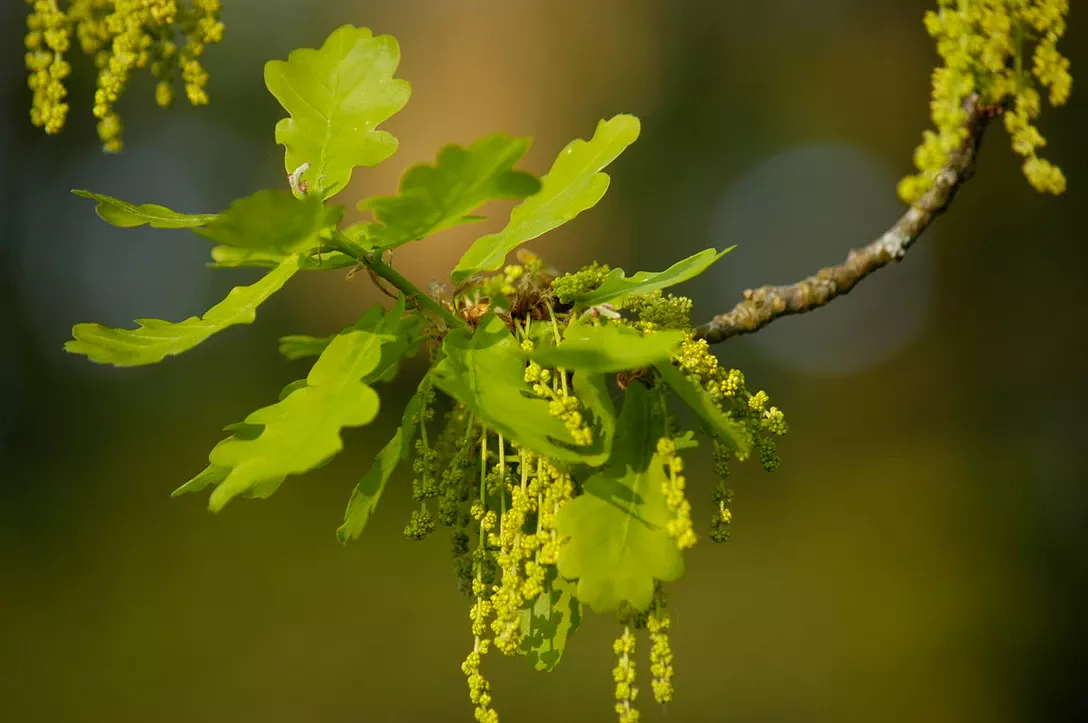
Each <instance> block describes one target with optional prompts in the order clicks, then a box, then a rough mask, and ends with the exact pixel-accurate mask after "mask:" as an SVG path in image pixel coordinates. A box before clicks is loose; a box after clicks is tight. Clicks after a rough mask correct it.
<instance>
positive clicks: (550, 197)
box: [451, 115, 639, 283]
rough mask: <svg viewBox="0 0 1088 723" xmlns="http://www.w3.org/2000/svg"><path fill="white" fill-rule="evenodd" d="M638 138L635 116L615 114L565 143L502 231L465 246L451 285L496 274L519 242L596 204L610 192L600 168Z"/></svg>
mask: <svg viewBox="0 0 1088 723" xmlns="http://www.w3.org/2000/svg"><path fill="white" fill-rule="evenodd" d="M638 134H639V121H638V118H635V117H634V116H632V115H617V116H614V117H612V118H611V119H609V120H606V121H605V120H602V121H601V122H600V123H598V124H597V130H596V132H595V133H594V134H593V138H591V139H590V140H589V141H584V140H581V139H578V140H575V141H573V142H571V143H570V144H568V145H567V147H566V148H564V149H563V150H562V151H560V152H559V157H558V158H556V160H555V163H554V164H552V168H551V170H550V171H548V174H547V175H546V176H544V177H543V178H542V179H541V188H540V192H539V193H537V194H535V195H533V196H530V197H529V198H527V199H526V200H525V201H523V202H522V203H521V204H519V205H518V206H517V207H516V208H514V211H513V213H511V214H510V222H509V223H508V224H507V225H506V228H504V229H503V230H502V231H500V232H499V233H496V234H491V235H489V236H484V237H483V238H479V239H476V241H475V242H474V243H473V244H472V246H471V247H469V249H468V251H466V252H465V254H464V256H462V257H461V260H460V261H459V262H458V263H457V267H456V268H455V269H454V270H453V273H452V274H451V278H452V279H453V281H454V283H460V282H461V281H464V280H465V279H466V278H468V277H470V276H472V275H473V274H477V273H480V272H483V271H497V270H498V269H500V268H502V265H503V262H504V261H505V260H506V255H507V254H509V253H510V252H511V251H513V250H514V249H516V248H517V247H518V246H520V245H521V244H523V243H525V242H526V241H530V240H532V239H534V238H536V237H537V236H540V235H541V234H544V233H547V232H548V231H551V230H552V229H554V228H556V227H558V226H561V225H563V224H564V223H566V222H568V221H570V220H571V219H573V218H574V217H576V216H577V215H578V214H580V213H581V212H582V211H585V210H586V209H588V208H592V207H593V206H595V205H596V204H597V202H598V201H600V200H601V197H602V196H604V194H605V191H607V190H608V182H609V179H608V174H606V173H601V169H602V168H604V167H605V166H607V165H608V164H609V163H611V162H612V161H614V160H616V158H617V157H618V156H619V155H620V154H621V153H623V151H624V150H625V149H626V148H627V146H629V145H631V144H632V143H634V142H635V139H636V138H638Z"/></svg>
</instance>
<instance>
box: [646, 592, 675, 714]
mask: <svg viewBox="0 0 1088 723" xmlns="http://www.w3.org/2000/svg"><path fill="white" fill-rule="evenodd" d="M671 624H672V620H671V619H670V617H669V613H668V610H666V609H665V606H664V605H663V604H662V605H657V606H655V607H654V609H652V610H651V611H650V614H649V615H648V616H647V618H646V629H647V630H648V631H649V632H650V675H651V676H653V677H652V679H651V681H650V687H651V688H652V689H653V691H654V700H656V701H657V702H658V703H660V704H662V705H664V704H665V703H669V702H671V701H672V695H673V688H672V676H673V669H672V645H671V644H670V643H669V626H670V625H671Z"/></svg>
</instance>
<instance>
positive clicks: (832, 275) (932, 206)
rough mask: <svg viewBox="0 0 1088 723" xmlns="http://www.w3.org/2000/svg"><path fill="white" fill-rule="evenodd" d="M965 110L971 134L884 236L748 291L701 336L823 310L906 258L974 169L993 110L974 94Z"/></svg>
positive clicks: (713, 338) (712, 337) (715, 338)
mask: <svg viewBox="0 0 1088 723" xmlns="http://www.w3.org/2000/svg"><path fill="white" fill-rule="evenodd" d="M964 110H965V111H967V122H966V127H967V138H966V139H965V140H964V142H963V144H962V145H961V146H960V147H959V148H958V149H957V150H956V152H955V153H953V154H952V155H951V157H950V158H949V161H948V163H947V164H946V165H945V166H944V167H943V168H942V169H941V171H940V172H939V173H938V174H937V176H936V178H935V179H934V183H933V187H932V188H930V189H929V190H928V191H926V193H925V194H924V195H923V196H922V197H921V198H920V199H918V201H916V202H915V203H914V204H913V205H912V206H911V207H910V208H909V209H908V210H907V212H906V213H904V214H903V215H902V216H901V217H900V218H899V220H898V221H896V222H895V224H894V225H893V226H892V227H891V228H890V229H888V230H887V231H885V232H884V235H882V236H881V237H880V238H878V239H876V240H875V241H873V242H872V243H870V244H868V245H867V246H863V247H861V248H858V249H854V250H852V251H851V252H850V253H849V254H848V255H847V257H846V261H845V262H843V263H841V264H839V265H838V266H828V267H827V268H823V269H820V270H819V271H817V272H816V273H815V274H814V275H812V276H809V277H808V278H807V279H804V280H802V281H798V282H797V283H794V284H789V285H787V286H764V287H761V288H758V289H748V290H746V291H745V292H744V298H743V300H741V301H740V302H739V303H738V304H737V305H736V306H734V307H733V309H732V310H731V311H729V312H727V313H724V314H719V315H718V316H715V317H714V318H713V319H711V320H710V321H709V322H707V323H706V324H703V325H702V326H700V327H698V328H697V329H696V330H695V334H696V337H697V338H701V339H706V340H707V342H709V343H711V344H714V343H717V342H720V341H725V340H726V339H728V338H730V337H733V336H738V335H740V334H750V333H752V332H754V331H758V330H760V329H762V328H763V327H765V326H767V325H768V324H770V323H771V322H772V321H774V320H775V319H778V318H779V317H783V316H790V315H791V314H803V313H805V312H806V311H813V310H815V309H819V308H820V307H821V306H824V305H826V304H828V303H830V301H831V300H832V299H834V298H835V297H837V296H842V295H843V294H847V293H849V292H850V290H851V289H853V288H854V286H856V285H857V283H858V282H859V281H861V280H862V279H864V278H865V277H866V276H868V275H869V274H871V273H873V272H874V271H876V270H877V269H881V268H883V267H885V266H887V265H889V264H891V263H893V262H896V261H900V260H901V259H902V258H903V257H904V256H905V255H906V253H907V249H909V248H910V247H911V246H912V245H913V244H914V242H915V241H916V240H918V237H919V236H921V235H922V232H923V231H925V230H926V228H928V227H929V224H930V223H932V222H933V220H934V219H935V218H937V217H938V216H940V215H941V214H942V213H944V211H945V209H947V208H948V204H949V203H951V202H952V199H953V198H954V197H955V195H956V191H957V190H958V189H959V187H960V185H962V184H963V182H964V181H966V180H967V179H969V178H970V177H971V176H972V175H973V174H974V168H975V159H976V157H977V155H978V149H979V144H980V143H981V142H982V134H983V132H984V131H985V130H986V125H987V123H988V122H989V120H990V118H991V117H992V113H991V112H989V111H990V109H987V108H982V107H980V106H979V104H978V97H977V96H974V95H972V96H970V97H968V98H967V100H966V101H965V103H964Z"/></svg>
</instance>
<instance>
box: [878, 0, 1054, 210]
mask: <svg viewBox="0 0 1088 723" xmlns="http://www.w3.org/2000/svg"><path fill="white" fill-rule="evenodd" d="M938 6H939V7H938V9H937V10H936V11H930V12H928V13H926V16H925V26H926V30H927V31H928V32H929V34H930V35H931V36H932V37H933V38H934V39H936V41H937V52H938V53H939V54H940V56H941V59H942V60H943V61H944V64H943V65H942V66H941V67H939V68H937V69H936V70H935V71H934V72H933V96H932V101H931V103H930V110H931V116H932V119H933V124H934V125H935V126H936V130H935V131H931V130H927V131H925V132H924V133H923V135H922V144H921V145H920V146H918V148H917V150H915V152H914V163H915V166H916V167H917V169H918V173H917V174H915V175H912V176H908V177H906V178H904V179H903V180H902V181H900V183H899V189H898V190H899V196H900V198H902V199H903V200H904V201H905V202H907V203H914V202H915V201H917V200H918V199H919V198H920V197H921V196H922V195H923V194H924V193H925V192H926V191H928V190H929V189H930V188H931V187H932V186H933V183H934V179H935V178H936V176H937V173H938V172H939V171H940V170H941V168H942V167H943V166H944V165H945V164H946V163H947V162H948V160H949V156H950V154H951V153H953V152H954V151H955V150H956V149H957V148H959V147H960V145H961V144H962V143H963V142H964V140H965V139H966V137H967V132H968V131H967V128H966V126H965V122H966V119H967V116H966V112H965V110H964V108H963V104H964V101H965V100H966V99H967V97H968V96H970V95H971V94H978V96H979V102H980V103H981V104H982V105H984V106H987V107H991V108H993V109H995V110H999V111H1002V112H1003V114H1004V123H1005V128H1006V129H1007V130H1008V132H1009V135H1010V136H1011V138H1012V147H1013V150H1014V151H1015V152H1016V153H1018V154H1019V155H1021V156H1023V157H1024V163H1023V171H1024V175H1025V176H1026V177H1027V179H1028V182H1029V183H1031V185H1032V186H1033V187H1034V188H1035V189H1037V190H1039V191H1042V192H1046V193H1054V194H1058V193H1062V192H1063V191H1064V190H1065V176H1064V175H1063V174H1062V172H1061V169H1059V168H1058V167H1057V166H1054V165H1053V164H1051V163H1050V162H1049V161H1046V160H1043V159H1041V158H1039V157H1038V155H1037V154H1036V151H1037V150H1038V149H1039V148H1042V147H1043V146H1045V145H1046V140H1045V139H1044V138H1043V136H1042V134H1041V133H1039V130H1038V128H1036V127H1035V124H1034V122H1035V119H1036V118H1037V117H1038V116H1039V113H1040V110H1041V105H1042V98H1041V91H1040V88H1041V89H1042V90H1044V91H1046V92H1047V95H1048V100H1049V101H1050V104H1051V105H1053V106H1059V105H1062V104H1064V103H1065V102H1066V100H1067V99H1068V98H1069V92H1070V90H1071V88H1072V82H1073V81H1072V76H1071V75H1070V74H1069V60H1068V59H1067V58H1065V57H1063V56H1062V55H1061V53H1059V52H1058V50H1057V43H1058V41H1059V40H1060V39H1061V36H1062V34H1063V33H1064V32H1065V26H1066V16H1067V15H1068V13H1069V0H938ZM1029 52H1030V55H1029Z"/></svg>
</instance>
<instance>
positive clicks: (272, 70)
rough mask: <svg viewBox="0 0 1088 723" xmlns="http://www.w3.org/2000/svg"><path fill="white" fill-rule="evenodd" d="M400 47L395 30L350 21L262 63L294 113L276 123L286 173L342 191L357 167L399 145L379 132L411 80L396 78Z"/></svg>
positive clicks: (320, 191) (321, 190)
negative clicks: (319, 40)
mask: <svg viewBox="0 0 1088 723" xmlns="http://www.w3.org/2000/svg"><path fill="white" fill-rule="evenodd" d="M399 63H400V46H399V45H398V44H397V41H396V39H395V38H393V37H392V36H390V35H379V36H377V37H375V36H374V35H373V33H371V31H370V30H369V29H368V28H356V27H352V26H350V25H344V26H343V27H340V28H337V29H336V30H334V31H333V32H332V34H331V35H329V37H328V39H327V40H326V41H325V43H324V44H323V45H322V46H321V47H320V48H319V49H316V50H315V49H312V48H300V49H298V50H293V51H291V53H290V54H289V55H288V56H287V60H286V61H284V60H271V61H269V62H267V63H265V66H264V82H265V85H267V86H268V90H269V91H270V92H271V93H272V95H274V96H275V97H276V100H278V101H279V102H280V105H282V106H283V108H284V110H286V111H287V112H288V113H289V114H290V117H288V118H283V119H281V120H280V121H279V122H278V123H276V143H279V144H281V145H283V146H285V147H286V154H285V158H284V166H285V168H286V170H287V173H288V174H291V173H294V172H295V171H296V170H297V169H299V168H300V167H302V166H303V165H304V164H306V163H309V164H310V165H309V166H308V167H307V168H306V170H305V171H304V172H303V173H302V174H301V176H299V177H298V178H299V180H300V181H301V182H304V183H305V184H307V185H309V187H310V190H309V193H313V194H314V195H316V196H318V197H319V198H321V199H322V200H324V199H326V198H328V197H329V196H332V195H334V194H336V193H338V192H339V191H340V190H341V189H343V188H344V186H346V185H347V183H348V181H350V180H351V172H352V169H354V168H355V167H356V166H376V165H377V164H379V163H381V162H382V161H384V160H385V159H386V158H388V157H389V156H391V155H393V153H394V152H395V151H396V150H397V139H396V138H395V137H394V136H393V135H392V134H390V133H387V132H386V131H380V130H376V129H377V126H378V125H379V124H380V123H383V122H384V121H386V120H388V119H389V118H390V117H391V116H393V115H394V114H395V113H396V112H397V111H399V110H400V109H401V108H403V107H404V104H405V103H407V102H408V96H409V95H410V94H411V86H409V85H408V83H407V82H406V81H404V80H400V79H394V78H393V73H394V72H396V70H397V65H398V64H399Z"/></svg>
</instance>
